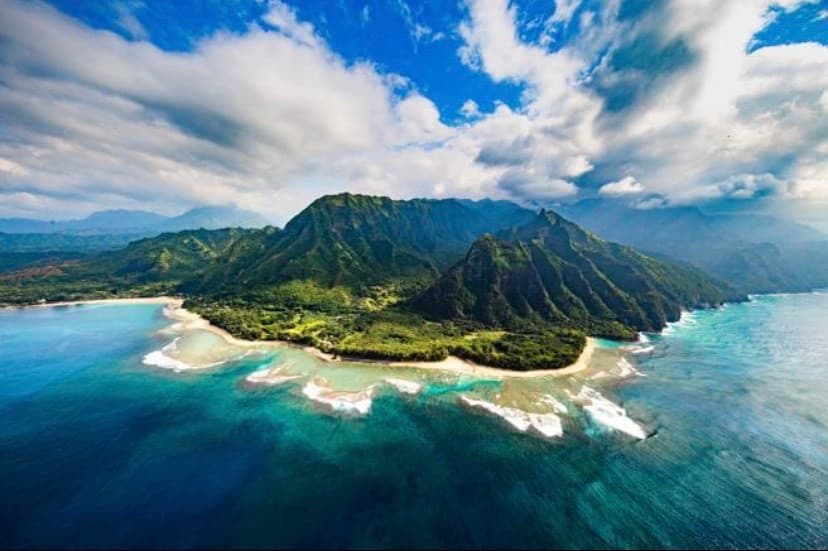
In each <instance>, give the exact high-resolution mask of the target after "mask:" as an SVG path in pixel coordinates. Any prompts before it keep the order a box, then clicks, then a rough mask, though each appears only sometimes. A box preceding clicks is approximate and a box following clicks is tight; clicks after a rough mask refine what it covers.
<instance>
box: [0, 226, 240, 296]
mask: <svg viewBox="0 0 828 551" xmlns="http://www.w3.org/2000/svg"><path fill="white" fill-rule="evenodd" d="M252 231H255V230H241V229H226V230H192V231H184V232H179V233H165V234H162V235H160V236H158V237H154V238H148V239H142V240H139V241H134V242H133V243H131V244H129V245H128V246H127V247H126V248H124V249H121V250H118V251H111V252H106V253H100V254H97V255H94V256H90V257H86V258H83V259H80V260H78V259H70V260H65V259H60V260H59V262H57V263H53V264H50V263H38V264H35V265H33V266H27V267H25V268H23V269H20V270H17V271H11V272H7V273H2V274H0V303H4V304H33V303H37V302H57V301H71V300H82V299H100V298H126V297H144V296H157V295H160V294H170V293H177V292H179V288H180V286H181V285H182V282H183V281H185V280H188V279H189V278H191V277H192V276H193V274H195V273H198V272H199V271H201V270H204V269H205V268H206V266H207V265H208V264H210V263H211V262H213V261H215V260H216V259H218V258H219V257H220V255H222V254H223V253H224V252H225V251H226V250H227V248H228V247H229V246H230V245H232V244H233V243H234V242H235V241H236V240H237V239H239V238H240V237H242V236H244V235H246V234H248V233H250V232H252Z"/></svg>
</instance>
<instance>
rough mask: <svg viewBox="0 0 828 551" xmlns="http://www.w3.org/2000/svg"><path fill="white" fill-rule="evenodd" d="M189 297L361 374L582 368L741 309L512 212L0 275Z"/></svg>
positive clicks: (339, 217) (77, 291) (289, 234)
mask: <svg viewBox="0 0 828 551" xmlns="http://www.w3.org/2000/svg"><path fill="white" fill-rule="evenodd" d="M170 293H175V294H180V295H183V296H185V297H186V299H187V301H186V306H187V308H189V309H192V310H193V311H195V312H198V313H199V314H201V315H203V316H204V317H205V318H206V319H208V320H209V321H211V322H212V323H214V324H216V325H218V326H220V327H222V328H224V329H226V330H228V331H230V332H231V333H232V334H234V335H236V336H238V337H242V338H248V339H276V340H287V341H292V342H299V343H304V344H309V345H313V346H315V347H317V348H320V349H322V350H324V351H327V352H330V353H332V354H338V355H342V356H349V357H351V356H352V357H357V358H377V359H389V360H440V359H444V358H445V357H446V356H447V355H448V354H454V355H457V356H460V357H463V358H466V359H469V360H473V361H477V362H480V363H483V364H486V365H492V366H498V367H504V368H508V369H520V370H527V369H543V368H557V367H563V366H565V365H568V364H570V363H571V362H573V361H574V360H575V359H576V358H577V357H578V355H579V354H580V351H581V350H582V348H583V346H584V343H585V342H586V341H585V334H591V335H599V336H608V337H616V338H622V339H631V338H634V337H635V335H636V331H638V330H656V329H659V328H661V327H663V326H664V323H666V322H667V321H671V320H674V319H677V318H678V316H679V315H680V312H681V310H682V309H683V308H693V307H702V306H715V305H718V304H720V303H721V302H722V301H723V300H726V299H729V298H733V299H739V298H741V297H740V296H739V295H738V294H737V293H735V292H733V291H732V289H730V288H729V287H727V286H726V285H724V284H721V283H719V282H717V281H715V280H712V279H711V278H709V277H707V276H705V275H704V274H703V273H702V272H700V271H698V270H696V269H693V268H690V267H687V266H684V265H680V264H676V263H670V262H663V261H659V260H656V259H654V258H651V257H647V256H645V255H642V254H640V253H638V252H636V251H635V250H633V249H630V248H628V247H624V246H621V245H616V244H613V243H607V242H605V241H603V240H601V239H600V238H598V237H597V236H594V235H592V234H590V233H589V232H586V231H584V230H582V229H581V228H580V227H578V226H576V225H575V224H573V223H571V222H569V221H567V220H565V219H563V218H561V217H560V216H558V215H556V214H554V213H552V212H541V213H540V214H538V213H535V212H532V211H529V210H526V209H523V208H521V207H519V206H517V205H514V204H512V203H508V202H503V201H479V202H469V201H460V200H455V199H441V200H434V199H412V200H407V201H395V200H392V199H389V198H387V197H371V196H364V195H353V194H339V195H332V196H326V197H321V198H319V199H317V200H316V201H314V202H313V203H312V204H311V205H309V206H308V207H307V208H306V209H305V210H303V211H302V212H301V213H299V214H298V215H297V216H296V217H294V218H293V219H292V220H291V221H290V222H289V223H288V224H287V225H286V226H285V228H284V229H282V230H279V229H276V228H273V227H267V228H264V229H253V230H242V229H238V228H235V229H224V230H193V231H184V232H178V233H166V234H162V235H160V236H158V237H154V238H148V239H142V240H139V241H135V242H133V243H130V244H129V245H128V246H127V247H126V248H124V249H122V250H119V251H112V252H106V253H101V254H98V255H95V256H92V257H86V258H80V259H76V258H73V259H70V260H67V261H58V262H57V263H55V264H49V263H47V262H44V263H40V264H38V265H36V266H33V267H30V268H27V269H22V270H17V271H12V272H7V273H4V274H0V302H3V303H6V304H25V303H32V302H38V301H47V302H51V301H60V300H79V299H86V298H109V297H128V296H153V295H159V294H170Z"/></svg>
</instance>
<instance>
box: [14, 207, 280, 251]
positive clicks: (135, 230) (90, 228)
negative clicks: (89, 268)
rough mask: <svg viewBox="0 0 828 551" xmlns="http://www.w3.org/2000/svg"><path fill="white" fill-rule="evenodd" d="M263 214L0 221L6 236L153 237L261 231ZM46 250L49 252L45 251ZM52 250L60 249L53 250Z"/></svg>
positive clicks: (111, 214)
mask: <svg viewBox="0 0 828 551" xmlns="http://www.w3.org/2000/svg"><path fill="white" fill-rule="evenodd" d="M266 225H267V221H266V220H265V219H264V218H262V216H261V215H259V214H257V213H255V212H251V211H248V210H243V209H240V208H237V207H234V206H213V207H196V208H193V209H190V210H188V211H186V212H184V213H182V214H180V215H177V216H163V215H161V214H157V213H154V212H148V211H142V210H125V209H114V210H104V211H99V212H94V213H92V214H90V215H89V216H87V217H85V218H81V219H77V220H35V219H31V218H0V232H2V233H7V234H64V235H67V236H76V235H109V236H116V235H124V234H125V235H130V236H137V235H140V236H142V237H150V236H153V235H158V234H160V233H163V232H171V231H182V230H195V229H202V228H203V229H208V230H214V229H220V228H237V227H238V228H261V227H264V226H266ZM42 250H46V249H42ZM51 250H57V249H55V248H52V249H51Z"/></svg>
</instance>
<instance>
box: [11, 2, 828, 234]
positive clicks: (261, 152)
mask: <svg viewBox="0 0 828 551" xmlns="http://www.w3.org/2000/svg"><path fill="white" fill-rule="evenodd" d="M826 44H828V4H826V2H818V1H808V0H783V1H780V2H774V1H771V0H743V1H742V0H740V1H739V2H730V3H729V2H720V1H713V0H671V1H666V0H665V1H661V0H659V1H653V0H623V1H620V0H608V1H597V0H559V1H558V2H554V1H551V0H549V1H543V2H541V1H523V2H507V1H506V0H468V1H450V2H427V3H426V2H413V1H408V0H386V1H373V2H346V1H338V2H336V1H322V0H315V1H303V2H300V1H295V2H280V1H266V2H265V1H258V0H238V1H232V0H230V1H227V0H225V1H220V0H200V1H197V0H179V1H176V2H168V1H160V0H116V1H105V0H104V1H96V2H92V1H90V2H79V1H78V0H53V1H51V2H49V3H45V2H32V1H22V0H7V1H5V2H3V3H2V4H0V216H2V215H4V216H9V215H24V216H35V217H42V218H54V217H66V216H74V215H82V214H85V213H87V212H89V211H92V210H96V209H100V208H110V207H127V208H148V209H152V210H158V211H163V212H176V211H179V210H182V209H183V208H187V207H189V206H193V205H198V204H213V203H237V204H239V205H240V206H242V207H246V208H253V209H255V210H259V211H261V212H263V213H264V214H266V215H268V216H269V217H271V218H272V219H274V220H275V221H284V220H285V219H286V218H287V217H289V216H290V215H292V214H294V213H295V212H296V211H298V210H299V209H301V208H302V207H303V206H304V205H305V204H306V203H307V202H309V201H310V200H311V199H313V198H314V197H315V196H317V195H320V194H322V193H328V192H336V191H343V190H349V191H356V192H364V193H380V194H386V195H391V196H393V197H400V198H404V197H413V196H434V197H445V196H463V197H484V196H490V197H498V198H508V199H512V200H516V201H519V202H523V203H527V204H543V205H547V204H553V205H554V204H555V203H557V202H561V201H575V200H578V199H581V198H585V197H594V196H604V197H608V198H612V199H615V200H619V201H625V202H629V203H631V204H634V205H636V206H638V207H639V208H655V207H659V206H666V205H685V204H697V205H702V206H704V207H705V208H708V209H711V210H737V211H769V212H775V213H779V214H787V215H790V216H792V217H795V218H798V219H801V220H806V221H809V222H813V223H815V224H818V225H819V224H823V223H825V221H824V220H823V213H828V182H826V179H828V161H826V159H828V122H826V120H828V92H826V89H828V47H827V46H826ZM64 215H65V216H64ZM825 218H828V215H825Z"/></svg>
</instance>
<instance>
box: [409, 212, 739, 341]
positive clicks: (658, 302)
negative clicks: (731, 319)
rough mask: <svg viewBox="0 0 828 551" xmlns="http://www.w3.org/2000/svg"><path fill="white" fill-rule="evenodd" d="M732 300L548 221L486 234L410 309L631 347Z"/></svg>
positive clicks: (687, 273) (721, 288)
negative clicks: (643, 334) (692, 312)
mask: <svg viewBox="0 0 828 551" xmlns="http://www.w3.org/2000/svg"><path fill="white" fill-rule="evenodd" d="M738 298H740V297H739V295H738V293H736V292H734V291H732V290H731V289H729V288H728V287H727V286H726V285H724V284H721V283H717V282H715V281H712V280H711V279H710V278H708V277H707V276H705V275H704V274H703V273H702V272H700V271H699V270H697V269H695V268H691V267H689V266H685V265H680V264H675V263H669V262H662V261H658V260H655V259H653V258H650V257H647V256H645V255H642V254H640V253H638V252H636V251H634V250H633V249H630V248H629V247H623V246H620V245H616V244H613V243H607V242H606V241H603V240H602V239H600V238H598V237H596V236H595V235H592V234H590V233H588V232H586V231H584V230H582V229H581V228H580V227H578V226H576V225H575V224H572V223H571V222H569V221H567V220H564V219H563V218H561V217H559V216H558V215H556V214H554V213H551V212H543V213H541V214H539V215H538V216H537V217H536V218H535V220H533V221H532V222H531V223H529V224H527V225H525V226H522V227H520V228H514V229H510V230H508V231H505V232H502V233H501V234H499V236H498V237H494V236H492V235H486V236H484V237H482V238H480V239H478V240H477V241H476V242H475V243H474V245H473V246H472V248H471V250H470V251H469V254H468V255H467V256H466V258H465V260H463V261H462V262H460V263H458V264H457V265H456V266H454V267H453V268H451V269H450V270H449V271H448V272H446V274H444V275H443V276H442V277H441V278H440V280H439V281H438V282H437V283H435V284H434V285H433V286H432V287H431V288H429V289H428V290H427V291H426V292H425V293H423V294H422V295H420V296H418V297H417V298H415V299H414V300H413V301H412V306H413V308H414V309H415V310H417V311H419V312H421V313H423V314H424V315H426V316H428V317H430V318H432V319H455V320H474V321H478V322H480V323H482V324H484V325H487V326H491V327H503V328H514V327H524V326H526V325H527V324H529V325H530V326H534V327H537V326H543V325H544V324H547V325H553V326H555V327H568V328H571V329H578V330H582V331H585V332H587V333H590V334H593V335H598V336H605V337H611V338H622V339H626V338H632V337H633V336H634V335H635V333H636V332H637V331H653V330H658V329H661V328H662V327H664V325H665V323H666V322H668V321H675V320H677V319H678V318H679V316H680V315H681V310H682V309H683V308H685V309H686V308H696V307H709V306H716V305H719V304H721V303H722V302H723V301H724V300H728V299H731V300H732V299H738Z"/></svg>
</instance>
